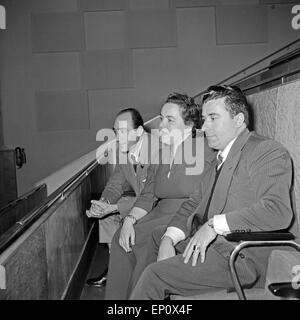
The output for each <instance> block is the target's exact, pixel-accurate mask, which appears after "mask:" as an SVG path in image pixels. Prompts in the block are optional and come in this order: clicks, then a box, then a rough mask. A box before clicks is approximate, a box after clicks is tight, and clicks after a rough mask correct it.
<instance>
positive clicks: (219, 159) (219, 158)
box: [217, 154, 223, 170]
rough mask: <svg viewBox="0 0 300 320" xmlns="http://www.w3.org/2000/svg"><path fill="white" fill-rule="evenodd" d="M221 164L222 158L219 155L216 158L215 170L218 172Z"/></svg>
mask: <svg viewBox="0 0 300 320" xmlns="http://www.w3.org/2000/svg"><path fill="white" fill-rule="evenodd" d="M222 163H223V157H222V156H221V154H219V156H218V157H217V170H219V166H220V165H221V164H222Z"/></svg>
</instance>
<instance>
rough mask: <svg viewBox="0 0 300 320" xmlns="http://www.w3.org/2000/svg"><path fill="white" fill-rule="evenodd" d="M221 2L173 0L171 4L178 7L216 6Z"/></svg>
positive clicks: (212, 0)
mask: <svg viewBox="0 0 300 320" xmlns="http://www.w3.org/2000/svg"><path fill="white" fill-rule="evenodd" d="M219 2H220V1H218V0H171V5H172V6H173V7H176V8H190V7H203V6H205V7H207V6H215V5H216V4H218V3H219Z"/></svg>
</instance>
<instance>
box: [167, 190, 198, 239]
mask: <svg viewBox="0 0 300 320" xmlns="http://www.w3.org/2000/svg"><path fill="white" fill-rule="evenodd" d="M201 199H202V192H201V186H200V187H199V189H197V190H195V191H194V193H192V194H191V195H190V197H189V199H188V200H186V201H184V202H183V203H182V205H181V206H180V208H179V210H178V211H177V212H176V214H175V215H174V217H173V218H172V220H171V221H170V222H169V224H168V227H175V228H178V229H180V230H182V231H183V232H184V234H185V236H186V235H187V234H188V229H187V221H188V218H189V217H190V216H191V215H192V214H193V213H194V212H195V211H196V209H197V207H198V205H199V203H200V202H201Z"/></svg>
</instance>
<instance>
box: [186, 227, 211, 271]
mask: <svg viewBox="0 0 300 320" xmlns="http://www.w3.org/2000/svg"><path fill="white" fill-rule="evenodd" d="M216 236H217V233H216V232H215V230H214V229H213V228H212V227H210V226H209V225H208V222H206V223H205V224H204V225H203V226H201V228H200V229H199V230H198V231H197V232H196V233H195V234H194V236H193V237H192V238H191V240H190V241H189V243H188V245H187V246H186V248H185V250H184V253H183V258H184V263H188V261H189V260H190V257H191V256H192V259H193V260H192V266H195V265H196V264H197V260H198V256H199V254H200V256H201V263H203V262H204V261H205V252H206V249H207V247H208V246H209V245H210V243H211V242H212V241H213V240H214V239H215V238H216Z"/></svg>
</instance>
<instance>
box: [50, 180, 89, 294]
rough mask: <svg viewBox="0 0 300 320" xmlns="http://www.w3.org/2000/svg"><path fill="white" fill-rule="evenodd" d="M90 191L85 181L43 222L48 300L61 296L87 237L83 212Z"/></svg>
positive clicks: (87, 182) (87, 181)
mask: <svg viewBox="0 0 300 320" xmlns="http://www.w3.org/2000/svg"><path fill="white" fill-rule="evenodd" d="M90 192H91V190H90V179H89V178H87V179H85V180H84V181H83V182H82V183H81V184H80V185H79V186H78V187H77V188H76V189H75V190H74V191H73V192H72V193H71V195H70V196H69V197H68V198H67V199H66V200H65V201H64V202H63V203H62V205H60V206H59V207H58V209H57V210H56V211H55V212H54V213H53V214H52V215H51V216H50V217H49V219H48V220H47V221H46V223H45V234H46V251H47V262H48V275H49V282H48V288H49V291H48V292H49V293H48V294H49V296H48V299H50V300H52V299H60V297H61V296H62V294H63V292H64V290H65V288H66V286H67V283H68V281H69V279H70V276H71V274H72V272H73V270H74V268H75V265H76V263H77V260H78V258H79V255H80V252H81V249H82V247H83V246H84V243H85V240H86V237H87V218H86V216H85V214H84V212H85V210H86V208H87V200H89V197H90Z"/></svg>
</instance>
